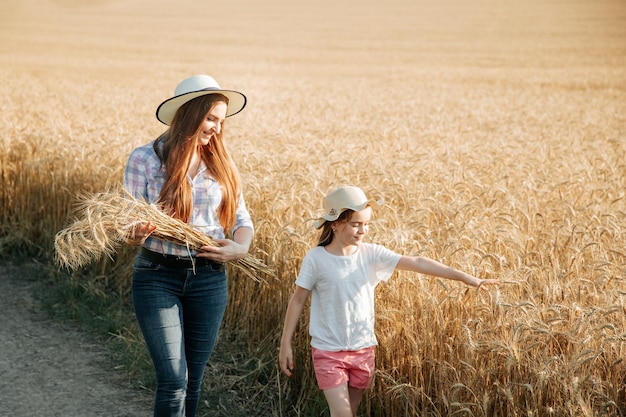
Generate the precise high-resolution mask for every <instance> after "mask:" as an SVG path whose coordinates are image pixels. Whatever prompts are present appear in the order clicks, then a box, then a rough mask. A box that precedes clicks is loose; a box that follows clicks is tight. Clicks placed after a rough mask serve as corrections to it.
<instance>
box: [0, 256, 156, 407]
mask: <svg viewBox="0 0 626 417" xmlns="http://www.w3.org/2000/svg"><path fill="white" fill-rule="evenodd" d="M19 272H20V270H19V269H17V268H15V267H8V266H6V265H0V306H1V308H2V312H1V314H0V416H3V417H4V416H7V417H8V416H10V417H22V416H24V417H26V416H28V417H48V416H55V417H56V416H63V417H92V416H107V417H142V416H146V417H147V416H149V415H151V414H152V411H151V406H150V398H149V396H150V395H149V393H144V392H141V391H138V390H136V389H132V388H131V387H130V386H124V383H123V382H121V375H120V374H119V373H118V372H116V371H115V370H113V369H111V365H110V364H108V363H107V359H106V354H105V352H104V349H103V348H102V347H101V346H99V345H98V344H97V342H95V341H94V340H91V339H90V338H89V337H88V336H87V335H85V334H83V333H82V332H80V331H79V330H78V329H77V328H76V327H74V326H73V325H72V324H71V323H61V322H59V321H55V320H50V318H49V317H48V316H47V315H46V314H45V312H43V311H42V309H41V307H40V305H39V303H38V301H37V300H36V299H34V297H33V287H34V283H33V282H31V281H28V280H24V279H20V277H19Z"/></svg>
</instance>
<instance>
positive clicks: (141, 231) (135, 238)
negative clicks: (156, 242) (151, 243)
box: [126, 222, 156, 246]
mask: <svg viewBox="0 0 626 417" xmlns="http://www.w3.org/2000/svg"><path fill="white" fill-rule="evenodd" d="M155 230H156V226H155V225H153V224H152V223H150V222H146V223H137V224H135V226H134V227H133V229H132V230H131V231H130V233H129V234H128V236H126V243H128V244H129V245H131V246H141V245H143V243H144V242H145V241H146V239H147V238H148V236H150V235H151V234H152V232H154V231H155Z"/></svg>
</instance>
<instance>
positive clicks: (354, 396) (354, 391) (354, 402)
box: [348, 387, 363, 417]
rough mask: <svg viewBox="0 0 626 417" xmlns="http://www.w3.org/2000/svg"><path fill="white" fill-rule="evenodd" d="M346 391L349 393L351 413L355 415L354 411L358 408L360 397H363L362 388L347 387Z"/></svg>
mask: <svg viewBox="0 0 626 417" xmlns="http://www.w3.org/2000/svg"><path fill="white" fill-rule="evenodd" d="M348 393H349V394H350V407H352V414H353V416H354V417H356V412H357V411H358V410H359V404H361V399H362V398H363V390H362V389H358V388H354V387H348Z"/></svg>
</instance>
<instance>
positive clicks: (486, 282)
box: [476, 279, 500, 290]
mask: <svg viewBox="0 0 626 417" xmlns="http://www.w3.org/2000/svg"><path fill="white" fill-rule="evenodd" d="M478 281H479V283H478V285H476V287H478V289H481V290H488V288H487V287H488V286H489V285H500V281H499V280H497V279H479V280H478Z"/></svg>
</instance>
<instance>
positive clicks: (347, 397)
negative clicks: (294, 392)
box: [279, 187, 498, 417]
mask: <svg viewBox="0 0 626 417" xmlns="http://www.w3.org/2000/svg"><path fill="white" fill-rule="evenodd" d="M381 203H382V202H380V201H379V202H376V201H372V200H368V199H367V197H366V196H365V194H364V193H363V191H362V190H361V189H359V188H357V187H340V188H338V189H336V190H334V191H333V192H331V193H330V194H328V195H327V196H326V197H325V198H324V210H325V212H324V215H323V216H322V217H320V218H319V219H318V221H317V222H316V223H315V227H316V228H318V229H319V228H322V232H321V235H320V238H319V242H318V246H317V247H315V248H313V249H312V250H310V251H309V252H308V253H307V254H306V256H305V257H304V259H303V261H302V266H301V269H300V273H299V274H298V278H297V279H296V290H295V292H294V294H293V296H292V297H291V300H290V301H289V305H288V307H287V313H286V315H285V324H284V328H283V334H282V339H281V343H280V353H279V360H280V367H281V369H282V370H283V372H284V373H285V374H286V375H287V376H291V371H292V369H293V351H292V348H291V339H292V337H293V333H294V332H295V330H296V326H297V324H298V321H299V317H300V315H301V314H302V309H303V308H304V304H305V302H306V300H307V299H308V297H309V294H311V317H310V322H309V333H310V335H311V346H312V356H313V367H314V369H315V376H316V379H317V383H318V385H319V387H320V389H321V390H322V391H324V396H325V397H326V401H327V402H328V406H329V408H330V415H331V417H355V416H356V412H357V408H358V407H359V404H360V402H361V397H362V394H363V390H364V389H365V388H368V387H369V386H370V383H371V381H372V377H373V375H374V347H375V346H376V345H377V342H376V336H375V334H374V289H375V288H376V285H377V284H378V283H379V282H380V281H387V280H388V279H389V278H390V277H391V274H392V273H393V272H394V270H395V269H399V270H406V271H414V272H418V273H422V274H428V275H432V276H436V277H441V278H446V279H451V280H456V281H461V282H463V283H465V284H467V285H471V286H474V287H482V288H485V286H486V285H494V284H497V283H498V281H497V280H492V279H479V278H476V277H473V276H471V275H468V274H466V273H464V272H461V271H457V270H455V269H452V268H450V267H448V266H446V265H443V264H441V263H439V262H437V261H434V260H432V259H429V258H424V257H419V256H402V255H399V254H397V253H394V252H392V251H390V250H388V249H386V248H385V247H383V246H380V245H376V244H372V243H365V242H364V241H363V240H364V238H365V236H366V235H367V232H368V227H369V222H370V217H371V215H372V207H378V206H380V205H381Z"/></svg>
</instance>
